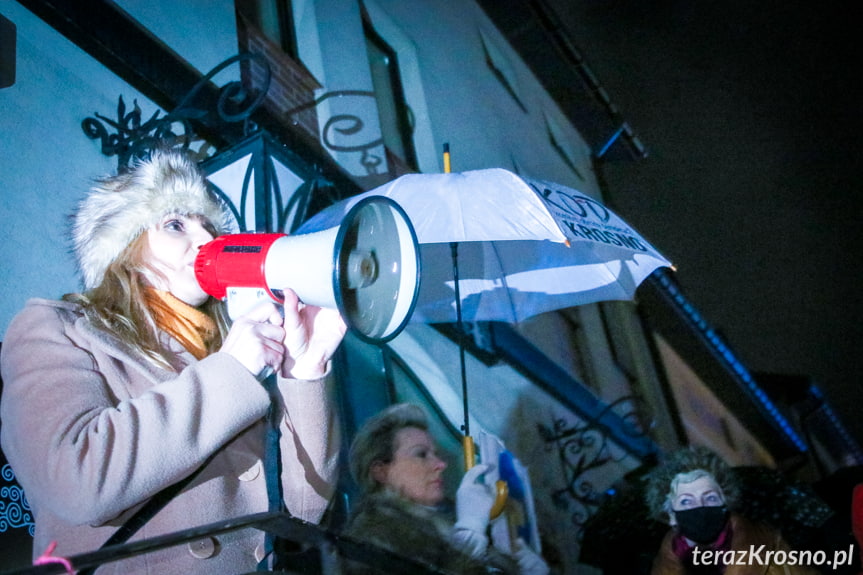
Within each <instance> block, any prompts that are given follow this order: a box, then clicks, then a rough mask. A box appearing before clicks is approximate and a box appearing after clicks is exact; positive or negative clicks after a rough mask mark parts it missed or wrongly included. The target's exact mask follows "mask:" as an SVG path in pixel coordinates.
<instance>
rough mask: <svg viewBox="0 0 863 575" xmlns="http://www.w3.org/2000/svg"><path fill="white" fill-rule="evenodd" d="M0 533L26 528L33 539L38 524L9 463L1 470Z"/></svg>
mask: <svg viewBox="0 0 863 575" xmlns="http://www.w3.org/2000/svg"><path fill="white" fill-rule="evenodd" d="M0 478H2V481H3V485H2V486H0V533H4V532H6V531H8V530H9V529H21V528H26V529H27V532H28V533H29V534H30V536H31V537H32V536H33V535H34V534H35V533H36V523H35V522H34V521H33V513H32V512H31V511H30V503H29V502H28V501H27V497H26V496H25V495H24V490H23V489H21V486H20V485H18V484H17V483H16V481H15V474H14V473H13V472H12V467H11V466H10V465H9V464H8V463H7V464H5V465H3V467H2V468H0Z"/></svg>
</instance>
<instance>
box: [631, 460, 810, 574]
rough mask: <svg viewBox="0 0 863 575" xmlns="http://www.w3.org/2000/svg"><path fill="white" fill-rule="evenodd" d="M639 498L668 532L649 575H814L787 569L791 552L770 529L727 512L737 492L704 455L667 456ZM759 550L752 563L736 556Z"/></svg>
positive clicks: (719, 465)
mask: <svg viewBox="0 0 863 575" xmlns="http://www.w3.org/2000/svg"><path fill="white" fill-rule="evenodd" d="M645 497H646V499H647V505H648V508H649V509H650V511H651V513H652V514H653V515H654V517H655V518H656V519H659V520H661V521H666V522H667V523H668V524H669V525H670V526H671V530H669V532H668V534H667V535H666V536H665V538H664V539H663V541H662V544H661V546H660V549H659V552H658V553H657V555H656V557H655V559H654V561H653V567H652V571H651V574H652V575H677V574H695V573H697V574H703V575H708V574H711V575H712V574H725V575H756V574H759V575H780V574H781V575H809V574H815V573H817V571H816V570H814V569H812V568H810V567H809V566H807V565H804V564H796V565H792V564H789V563H790V562H789V561H788V560H787V558H788V555H787V553H788V552H789V551H791V548H790V547H789V545H788V544H787V543H786V542H785V540H784V539H783V538H782V535H781V534H780V533H779V532H778V531H777V530H776V529H774V528H772V527H770V526H767V525H765V524H762V523H757V522H753V521H750V520H748V519H747V518H745V517H744V516H742V515H740V514H738V513H736V512H734V511H733V509H734V507H735V504H736V503H737V499H738V497H739V486H738V484H737V481H736V479H735V477H734V475H733V471H732V470H731V468H730V467H729V466H728V465H727V464H726V463H725V462H724V461H723V460H722V459H721V458H720V457H719V456H718V455H717V454H716V453H714V452H713V451H711V450H709V449H706V448H703V447H689V448H684V449H681V450H679V451H676V452H674V453H672V454H671V455H669V456H668V457H667V458H666V460H665V461H664V462H663V463H662V464H661V465H660V466H659V467H657V468H656V469H654V470H653V471H652V472H651V473H650V475H649V476H648V479H647V486H646V495H645ZM759 549H760V551H759V554H758V555H757V556H756V558H755V559H754V560H753V561H749V558H750V555H746V554H745V553H744V554H743V555H741V554H740V553H739V552H741V551H742V552H750V551H751V550H759ZM705 551H708V552H709V554H707V555H705V553H704V552H705ZM768 551H769V552H770V553H767V552H768ZM776 551H783V552H784V553H783V554H781V555H779V557H780V560H779V561H775V560H773V559H769V560H766V558H768V557H770V558H773V557H775V555H774V553H775V552H776ZM729 552H733V553H729ZM705 557H707V558H708V559H707V560H705V559H704V558H705ZM719 557H721V558H722V559H719ZM699 558H700V559H701V560H700V561H699ZM782 558H784V559H785V560H782ZM762 563H763V564H762Z"/></svg>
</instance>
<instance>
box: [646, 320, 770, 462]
mask: <svg viewBox="0 0 863 575" xmlns="http://www.w3.org/2000/svg"><path fill="white" fill-rule="evenodd" d="M656 339H657V345H658V348H659V353H660V355H661V356H662V358H663V363H664V364H665V366H666V372H667V374H668V378H669V381H670V383H671V389H672V390H673V394H674V398H675V402H676V405H677V408H678V409H679V410H680V417H681V419H682V420H683V425H684V428H685V429H686V434H687V439H688V440H689V443H691V444H693V445H703V446H705V447H709V448H711V449H713V450H714V451H715V452H716V453H719V454H720V455H722V457H723V458H724V459H725V460H726V461H727V462H728V463H729V464H730V465H765V466H768V467H774V466H775V462H774V461H773V458H772V456H771V455H770V453H769V452H768V451H767V449H765V448H764V447H763V446H762V445H761V443H760V442H759V441H758V438H756V437H755V436H753V435H752V434H751V433H750V432H749V430H747V429H746V427H744V426H743V425H742V424H741V423H740V421H739V420H738V419H737V418H736V417H735V416H734V414H733V413H731V412H730V411H729V410H728V408H727V407H725V406H724V405H723V404H722V402H721V401H719V399H717V398H716V396H715V395H714V394H713V393H712V392H711V391H710V389H709V388H708V387H707V385H705V383H704V382H703V381H701V379H700V378H699V377H698V375H696V374H695V372H694V371H693V370H692V368H691V367H690V366H689V365H687V363H686V361H685V359H684V358H682V357H681V356H680V355H678V354H677V352H676V351H675V350H674V348H672V347H671V346H670V345H668V343H667V342H666V341H665V340H664V339H663V338H662V336H659V335H657V336H656Z"/></svg>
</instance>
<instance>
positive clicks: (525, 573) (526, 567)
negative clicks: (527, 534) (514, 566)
mask: <svg viewBox="0 0 863 575" xmlns="http://www.w3.org/2000/svg"><path fill="white" fill-rule="evenodd" d="M515 548H516V550H515V560H516V562H517V563H518V572H519V575H548V573H549V569H548V565H546V563H545V561H544V560H543V558H542V557H541V556H540V555H538V554H537V553H536V552H534V550H533V549H531V548H530V546H529V545H528V544H527V543H525V541H524V539H522V538H521V537H519V538H518V539H517V540H516V542H515Z"/></svg>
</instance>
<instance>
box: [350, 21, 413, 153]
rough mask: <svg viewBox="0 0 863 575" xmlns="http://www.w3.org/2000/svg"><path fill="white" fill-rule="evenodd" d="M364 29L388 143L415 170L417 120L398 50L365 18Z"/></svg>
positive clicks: (382, 132)
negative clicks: (413, 114)
mask: <svg viewBox="0 0 863 575" xmlns="http://www.w3.org/2000/svg"><path fill="white" fill-rule="evenodd" d="M363 30H364V32H365V36H366V50H367V52H368V57H369V66H370V68H371V74H372V83H373V84H374V90H375V99H376V100H377V106H378V116H379V118H380V125H381V135H382V137H383V140H384V145H385V146H386V148H387V150H389V152H390V153H392V154H394V155H395V156H396V157H398V158H399V159H400V160H402V161H403V162H404V163H405V164H407V165H408V166H410V168H411V169H413V170H417V158H416V150H415V149H414V143H413V125H414V122H413V117H412V115H411V111H410V108H409V107H408V105H407V102H406V101H405V96H404V90H403V88H402V81H401V75H400V73H399V66H398V59H397V57H396V52H395V50H393V49H392V48H391V47H390V46H389V44H387V43H386V42H385V41H384V39H383V38H381V36H380V35H379V34H378V33H377V32H375V30H374V28H373V27H372V26H371V24H370V23H369V22H368V20H367V19H365V18H363Z"/></svg>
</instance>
